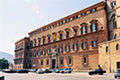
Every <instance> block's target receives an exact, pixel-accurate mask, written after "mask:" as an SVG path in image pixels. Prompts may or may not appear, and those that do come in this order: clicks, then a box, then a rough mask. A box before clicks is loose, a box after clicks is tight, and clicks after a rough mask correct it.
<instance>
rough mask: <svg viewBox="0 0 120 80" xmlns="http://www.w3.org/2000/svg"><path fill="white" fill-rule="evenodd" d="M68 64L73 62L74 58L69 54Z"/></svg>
mask: <svg viewBox="0 0 120 80" xmlns="http://www.w3.org/2000/svg"><path fill="white" fill-rule="evenodd" d="M68 64H69V65H70V64H72V58H71V56H68Z"/></svg>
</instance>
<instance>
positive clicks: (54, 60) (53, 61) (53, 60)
mask: <svg viewBox="0 0 120 80" xmlns="http://www.w3.org/2000/svg"><path fill="white" fill-rule="evenodd" d="M55 65H56V59H52V69H54V68H55Z"/></svg>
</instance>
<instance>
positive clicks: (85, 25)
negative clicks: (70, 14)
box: [81, 23, 87, 34]
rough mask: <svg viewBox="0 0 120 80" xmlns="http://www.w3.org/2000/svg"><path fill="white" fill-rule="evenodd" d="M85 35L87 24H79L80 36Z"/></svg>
mask: <svg viewBox="0 0 120 80" xmlns="http://www.w3.org/2000/svg"><path fill="white" fill-rule="evenodd" d="M86 33H87V24H86V23H83V24H81V34H86Z"/></svg>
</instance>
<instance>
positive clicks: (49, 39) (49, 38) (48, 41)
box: [47, 35, 50, 43]
mask: <svg viewBox="0 0 120 80" xmlns="http://www.w3.org/2000/svg"><path fill="white" fill-rule="evenodd" d="M47 37H48V39H47V40H48V43H50V35H48V36H47Z"/></svg>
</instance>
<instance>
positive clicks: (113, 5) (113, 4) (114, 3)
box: [111, 1, 116, 9]
mask: <svg viewBox="0 0 120 80" xmlns="http://www.w3.org/2000/svg"><path fill="white" fill-rule="evenodd" d="M115 5H116V2H115V1H113V2H111V7H112V9H113V8H114V7H115Z"/></svg>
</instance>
